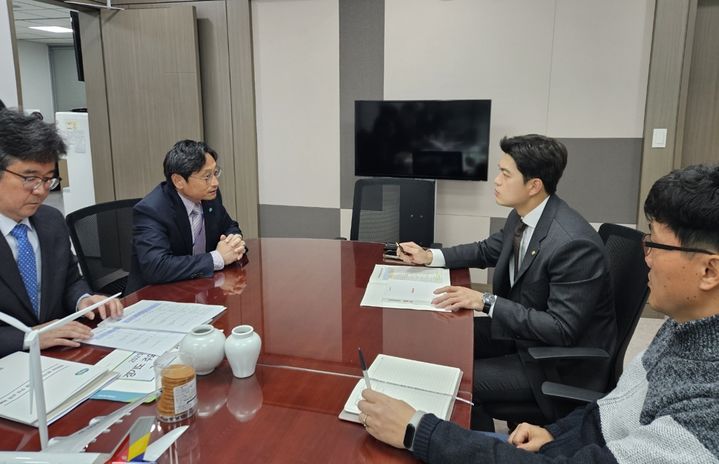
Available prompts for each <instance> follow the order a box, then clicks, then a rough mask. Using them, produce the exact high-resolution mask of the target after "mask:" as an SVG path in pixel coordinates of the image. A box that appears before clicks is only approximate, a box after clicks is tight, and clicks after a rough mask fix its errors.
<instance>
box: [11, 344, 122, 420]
mask: <svg viewBox="0 0 719 464" xmlns="http://www.w3.org/2000/svg"><path fill="white" fill-rule="evenodd" d="M29 357H30V355H29V354H28V353H26V352H24V351H17V352H15V353H13V354H11V355H8V356H5V357H4V358H2V359H0V377H1V378H2V379H3V381H2V382H0V417H4V418H6V419H10V420H13V421H17V422H22V423H23V424H28V425H32V426H35V427H36V426H37V405H35V407H33V410H32V413H31V412H30V394H31V390H30V381H29V379H30V372H29V370H28V362H29ZM40 359H41V363H42V377H43V381H44V390H45V404H46V408H47V422H48V424H51V423H52V422H54V421H55V420H57V419H59V418H60V417H62V416H64V415H65V414H67V413H68V412H70V411H71V410H72V409H73V408H74V407H75V406H77V405H78V404H80V403H82V402H83V401H85V400H86V399H87V398H88V397H89V396H90V395H92V394H93V393H95V392H96V391H97V390H99V389H100V388H102V387H103V386H104V385H106V384H107V383H108V382H109V381H111V380H112V379H114V378H115V376H116V375H117V374H115V373H114V372H108V370H107V369H105V368H104V367H102V366H92V365H89V364H82V363H78V362H73V361H64V360H62V359H55V358H49V357H46V356H41V358H40Z"/></svg>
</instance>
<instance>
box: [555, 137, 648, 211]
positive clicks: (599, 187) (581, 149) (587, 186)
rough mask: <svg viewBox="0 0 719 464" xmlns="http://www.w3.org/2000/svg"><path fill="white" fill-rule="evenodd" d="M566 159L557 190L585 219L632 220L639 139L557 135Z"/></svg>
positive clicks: (640, 149)
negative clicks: (566, 155)
mask: <svg viewBox="0 0 719 464" xmlns="http://www.w3.org/2000/svg"><path fill="white" fill-rule="evenodd" d="M561 140H562V142H564V144H565V145H566V146H567V151H568V152H569V160H568V162H567V168H566V169H565V171H564V175H563V176H562V179H561V180H560V181H559V186H558V187H557V194H558V195H559V196H560V197H562V198H563V199H564V200H565V201H566V202H567V203H569V205H570V206H572V207H573V208H574V209H576V210H577V211H579V212H580V213H581V214H582V215H583V216H584V218H585V219H586V220H587V221H589V222H616V223H620V224H634V223H635V221H636V218H637V208H638V205H639V177H640V172H641V160H642V139H640V138H631V139H609V138H608V139H561Z"/></svg>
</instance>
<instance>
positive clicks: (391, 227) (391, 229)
mask: <svg viewBox="0 0 719 464" xmlns="http://www.w3.org/2000/svg"><path fill="white" fill-rule="evenodd" d="M434 185H435V184H434V181H427V180H415V179H359V180H357V182H356V183H355V192H354V204H353V206H352V227H351V230H350V240H361V241H365V242H405V241H414V242H417V243H418V244H420V245H423V246H430V245H431V244H432V242H434Z"/></svg>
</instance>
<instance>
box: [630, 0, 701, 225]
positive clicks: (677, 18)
mask: <svg viewBox="0 0 719 464" xmlns="http://www.w3.org/2000/svg"><path fill="white" fill-rule="evenodd" d="M688 12H689V1H686V0H681V1H679V0H657V3H656V9H655V15H654V39H653V43H652V52H651V61H650V64H649V82H648V84H647V108H646V114H645V119H644V140H645V141H647V143H645V144H644V149H643V151H642V175H641V184H640V187H639V205H640V207H639V211H638V214H637V226H638V228H639V229H643V230H646V229H647V223H646V219H645V218H644V212H643V211H642V205H643V204H644V199H645V198H646V196H647V193H648V192H649V189H650V188H651V186H652V184H654V182H655V181H656V180H657V179H658V178H659V177H661V176H663V175H664V174H666V173H668V172H669V171H671V170H672V167H673V164H674V152H675V148H674V147H675V139H676V132H677V117H678V108H679V97H680V87H681V80H682V69H683V65H684V62H683V61H684V48H685V41H686V29H687V16H688ZM654 128H666V129H668V131H667V146H666V148H652V146H651V140H652V132H653V130H654Z"/></svg>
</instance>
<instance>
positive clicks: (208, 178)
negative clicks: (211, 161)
mask: <svg viewBox="0 0 719 464" xmlns="http://www.w3.org/2000/svg"><path fill="white" fill-rule="evenodd" d="M221 175H222V168H216V169H215V170H214V171H212V172H211V173H210V174H207V175H206V176H195V175H191V176H190V177H197V178H198V179H202V180H204V181H205V183H206V184H209V183H210V181H211V180H212V177H213V176H214V177H216V178H217V179H219V178H220V176H221Z"/></svg>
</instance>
